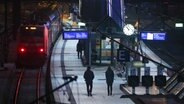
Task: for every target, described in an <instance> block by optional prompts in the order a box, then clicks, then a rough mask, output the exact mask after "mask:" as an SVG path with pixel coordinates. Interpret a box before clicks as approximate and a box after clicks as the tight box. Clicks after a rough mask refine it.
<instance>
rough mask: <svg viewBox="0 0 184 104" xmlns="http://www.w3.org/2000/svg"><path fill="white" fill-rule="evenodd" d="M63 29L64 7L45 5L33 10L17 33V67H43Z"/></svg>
mask: <svg viewBox="0 0 184 104" xmlns="http://www.w3.org/2000/svg"><path fill="white" fill-rule="evenodd" d="M61 31H62V7H61V6H55V7H53V6H52V7H45V8H41V9H40V10H37V11H35V12H33V13H32V14H31V15H30V18H29V19H28V20H27V21H26V22H24V23H22V24H21V26H20V27H19V29H18V32H17V33H18V34H17V37H18V39H17V58H16V66H17V67H41V66H43V64H44V63H45V60H46V59H47V57H48V56H49V53H50V51H51V50H50V49H51V47H52V45H53V44H54V42H55V41H56V40H57V38H58V37H59V35H60V33H61Z"/></svg>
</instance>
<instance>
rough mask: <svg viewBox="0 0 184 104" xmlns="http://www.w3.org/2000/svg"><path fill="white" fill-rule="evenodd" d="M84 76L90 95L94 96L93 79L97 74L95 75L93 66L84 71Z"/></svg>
mask: <svg viewBox="0 0 184 104" xmlns="http://www.w3.org/2000/svg"><path fill="white" fill-rule="evenodd" d="M83 77H84V79H85V82H86V87H87V93H88V96H92V89H93V79H94V77H95V76H94V73H93V71H92V70H91V67H87V70H86V71H85V72H84V76H83Z"/></svg>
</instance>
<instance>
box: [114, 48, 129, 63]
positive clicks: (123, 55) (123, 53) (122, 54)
mask: <svg viewBox="0 0 184 104" xmlns="http://www.w3.org/2000/svg"><path fill="white" fill-rule="evenodd" d="M117 52H118V53H117V61H120V62H129V61H130V53H129V51H127V50H126V49H118V50H117Z"/></svg>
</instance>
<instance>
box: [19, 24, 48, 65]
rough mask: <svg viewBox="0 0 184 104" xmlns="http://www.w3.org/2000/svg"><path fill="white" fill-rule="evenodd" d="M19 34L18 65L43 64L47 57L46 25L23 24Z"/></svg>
mask: <svg viewBox="0 0 184 104" xmlns="http://www.w3.org/2000/svg"><path fill="white" fill-rule="evenodd" d="M18 35H19V38H18V39H19V40H18V47H17V66H22V67H25V66H29V67H39V66H42V65H43V64H44V61H45V58H46V49H45V44H44V41H45V39H44V37H45V36H44V26H30V25H28V26H21V27H20V30H19V34H18Z"/></svg>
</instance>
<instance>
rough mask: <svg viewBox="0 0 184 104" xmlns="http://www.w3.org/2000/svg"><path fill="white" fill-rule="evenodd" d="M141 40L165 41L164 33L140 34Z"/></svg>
mask: <svg viewBox="0 0 184 104" xmlns="http://www.w3.org/2000/svg"><path fill="white" fill-rule="evenodd" d="M140 35H141V39H142V40H165V39H166V33H165V32H141V34H140Z"/></svg>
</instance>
